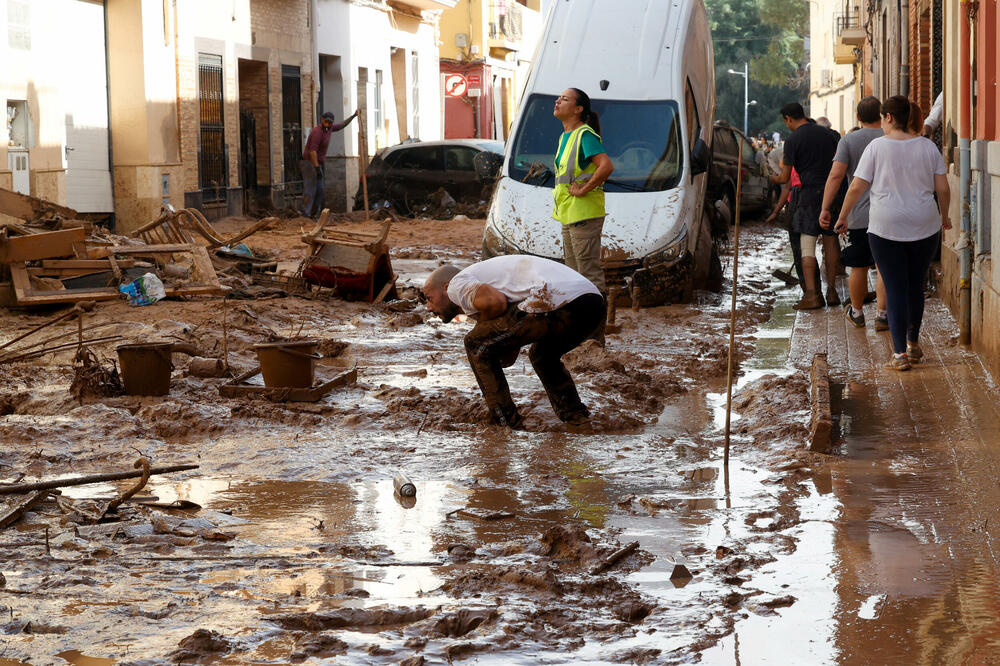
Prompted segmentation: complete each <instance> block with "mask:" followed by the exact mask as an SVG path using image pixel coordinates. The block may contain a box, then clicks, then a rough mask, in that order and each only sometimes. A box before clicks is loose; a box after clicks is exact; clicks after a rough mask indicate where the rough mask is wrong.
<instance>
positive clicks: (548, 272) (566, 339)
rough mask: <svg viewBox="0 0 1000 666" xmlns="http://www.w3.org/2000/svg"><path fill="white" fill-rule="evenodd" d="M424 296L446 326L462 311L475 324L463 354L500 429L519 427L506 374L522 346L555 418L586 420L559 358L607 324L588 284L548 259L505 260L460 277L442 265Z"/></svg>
mask: <svg viewBox="0 0 1000 666" xmlns="http://www.w3.org/2000/svg"><path fill="white" fill-rule="evenodd" d="M423 294H424V296H425V298H426V299H427V307H428V309H429V310H430V311H431V312H433V313H434V314H436V315H438V316H439V317H441V320H442V321H444V322H449V321H451V320H452V319H454V318H455V316H457V315H458V314H460V313H462V312H464V313H465V314H467V315H470V316H471V317H472V318H473V319H476V320H477V322H478V323H477V324H476V326H475V327H474V328H473V329H472V330H471V331H470V332H469V333H468V334H467V335H466V336H465V350H466V354H467V355H468V357H469V364H470V365H471V366H472V371H473V373H474V374H475V375H476V380H477V381H478V382H479V388H480V389H481V390H482V392H483V398H484V399H485V400H486V406H487V407H488V408H489V411H490V415H491V418H492V419H493V420H494V421H495V422H496V423H498V424H500V425H506V426H510V427H512V428H516V427H519V426H520V425H521V415H520V413H519V412H518V410H517V406H516V405H515V404H514V401H513V399H512V398H511V396H510V388H509V386H508V385H507V378H506V377H505V376H504V373H503V368H506V367H509V366H511V365H513V364H514V361H515V360H516V359H517V354H518V352H519V351H520V349H521V347H524V346H525V345H531V348H530V349H529V351H528V359H529V360H530V361H531V366H532V367H533V368H534V369H535V373H536V374H537V375H538V378H539V379H540V380H541V382H542V386H543V387H544V388H545V393H546V394H547V395H548V397H549V402H550V403H551V404H552V409H553V410H554V411H555V413H556V416H558V417H559V418H560V419H561V420H562V421H564V422H566V423H569V424H571V425H582V424H583V423H585V422H586V421H587V420H588V419H589V417H590V413H589V411H588V410H587V408H586V406H585V405H584V404H583V402H581V401H580V396H579V394H578V393H577V390H576V384H574V383H573V378H572V377H571V376H570V374H569V372H568V371H567V370H566V366H564V365H563V363H562V360H561V359H562V357H563V355H564V354H566V352H568V351H570V350H571V349H573V348H575V347H577V346H578V345H579V344H580V343H581V342H583V341H584V340H585V339H586V338H587V337H588V336H589V335H590V334H591V333H592V332H593V331H594V330H595V329H596V328H597V327H598V325H599V324H600V323H601V322H603V321H604V320H605V309H604V298H603V296H602V295H601V293H600V292H599V291H598V289H597V287H596V286H595V285H594V284H593V283H592V282H591V281H590V280H588V279H587V278H585V277H583V276H582V275H580V274H579V273H577V272H576V271H574V270H573V269H572V268H569V267H568V266H564V265H563V264H560V263H558V262H556V261H552V260H550V259H542V258H541V257H532V256H526V255H507V256H501V257H494V258H492V259H487V260H486V261H482V262H479V263H478V264H473V265H472V266H469V267H468V268H466V269H464V270H461V271H460V270H459V269H458V268H456V267H455V266H452V265H450V264H445V265H444V266H441V267H439V268H437V269H436V270H435V271H434V272H433V273H431V274H430V276H429V277H428V278H427V281H426V282H425V283H424V290H423Z"/></svg>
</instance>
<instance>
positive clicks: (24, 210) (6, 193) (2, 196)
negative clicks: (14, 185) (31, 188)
mask: <svg viewBox="0 0 1000 666" xmlns="http://www.w3.org/2000/svg"><path fill="white" fill-rule="evenodd" d="M0 213H3V214H4V215H9V216H11V217H16V218H20V219H22V220H25V221H26V222H32V221H36V220H43V219H51V218H55V217H61V218H64V219H69V220H71V219H74V218H76V217H77V215H78V213H77V212H76V211H75V210H73V209H72V208H67V207H66V206H60V205H59V204H56V203H52V202H51V201H47V200H45V199H39V198H38V197H32V196H29V195H27V194H21V193H20V192H14V191H12V190H7V189H4V188H2V187H0ZM8 226H11V225H8Z"/></svg>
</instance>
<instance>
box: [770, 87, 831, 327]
mask: <svg viewBox="0 0 1000 666" xmlns="http://www.w3.org/2000/svg"><path fill="white" fill-rule="evenodd" d="M781 118H782V120H784V121H785V126H786V127H787V128H788V129H789V130H791V132H792V135H791V136H789V137H788V139H786V140H785V150H784V153H783V154H782V157H781V173H780V174H778V175H776V176H772V177H771V180H772V181H773V182H775V183H779V184H784V183H786V182H788V179H789V178H790V176H791V171H792V168H793V167H794V168H795V171H796V172H797V173H798V174H799V178H800V179H801V180H802V190H801V192H800V193H799V202H798V206H797V208H796V210H795V215H794V217H793V218H792V231H794V232H795V233H798V234H799V239H800V243H801V248H802V273H803V277H804V278H805V289H804V292H805V293H804V294H803V296H802V300H800V301H799V302H798V303H796V304H795V306H794V307H795V309H796V310H812V309H815V308H821V307H823V306H824V305H825V304H826V303H829V304H830V305H839V304H840V297H839V296H838V295H837V289H836V287H835V285H836V279H837V265H838V263H839V257H840V246H839V243H838V241H837V236H836V233H835V232H833V231H832V230H827V229H823V228H822V227H821V226H820V224H819V214H820V211H821V210H822V204H823V187H824V186H825V185H826V179H827V176H828V175H829V174H830V167H831V166H832V165H833V156H834V155H835V154H836V153H837V143H838V142H839V141H840V134H838V133H837V132H835V131H833V130H830V129H826V128H825V127H822V126H820V125H818V124H816V123H814V122H810V121H809V120H808V119H806V114H805V111H804V110H803V109H802V105H801V104H799V103H798V102H790V103H789V104H786V105H785V106H783V107H781ZM841 201H843V192H841V193H840V194H839V196H838V198H837V201H836V202H835V206H836V207H837V210H838V213H839V210H840V202H841ZM819 237H822V238H823V256H824V257H825V258H826V262H825V263H826V281H827V287H826V301H825V302H824V299H823V296H822V295H821V294H820V288H821V284H820V280H819V263H818V262H817V261H816V241H817V239H818V238H819Z"/></svg>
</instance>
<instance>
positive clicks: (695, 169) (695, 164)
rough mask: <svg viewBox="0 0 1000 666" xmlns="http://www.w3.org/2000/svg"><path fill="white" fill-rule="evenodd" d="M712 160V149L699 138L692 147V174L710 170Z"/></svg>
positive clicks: (695, 174)
mask: <svg viewBox="0 0 1000 666" xmlns="http://www.w3.org/2000/svg"><path fill="white" fill-rule="evenodd" d="M711 161H712V151H711V149H710V148H709V147H708V144H707V143H705V142H704V141H703V140H702V139H697V140H696V141H695V142H694V146H692V148H691V176H692V177H694V176H697V175H698V174H700V173H705V172H706V171H708V165H709V164H710V163H711Z"/></svg>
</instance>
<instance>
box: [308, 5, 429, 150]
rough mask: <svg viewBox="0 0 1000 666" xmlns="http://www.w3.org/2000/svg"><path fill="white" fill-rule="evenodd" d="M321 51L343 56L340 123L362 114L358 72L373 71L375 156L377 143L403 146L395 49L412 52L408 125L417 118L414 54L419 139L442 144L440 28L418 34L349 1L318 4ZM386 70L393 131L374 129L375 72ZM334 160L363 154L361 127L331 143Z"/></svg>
mask: <svg viewBox="0 0 1000 666" xmlns="http://www.w3.org/2000/svg"><path fill="white" fill-rule="evenodd" d="M316 40H317V47H318V48H317V50H318V52H319V54H320V55H321V56H323V55H331V56H340V58H341V60H340V64H341V73H342V76H343V100H342V108H339V109H338V108H334V109H332V111H333V113H334V114H335V115H336V116H337V118H338V119H341V118H344V117H346V116H348V115H350V114H351V113H353V112H354V110H355V109H356V108H357V105H358V95H357V84H358V68H359V67H365V68H367V69H368V81H369V84H368V108H367V116H368V122H369V126H368V140H369V152H371V153H373V152H375V149H376V143H378V145H379V147H382V146H387V145H389V146H391V145H395V144H396V143H399V141H400V136H399V124H398V122H397V120H396V102H395V95H394V90H393V81H392V63H391V61H390V48H391V47H398V48H403V49H405V50H406V52H407V56H406V58H405V62H406V83H407V91H406V98H407V109H406V113H407V124H408V125H409V122H410V119H412V116H413V109H412V106H411V105H412V103H413V100H412V99H411V96H410V94H409V88H410V86H411V85H412V81H413V72H412V71H411V58H410V53H411V52H412V51H416V52H417V54H418V61H419V64H418V66H419V72H418V82H419V85H420V99H419V107H420V108H419V117H420V127H419V128H418V131H417V132H412V131H411V132H410V134H416V135H417V136H419V137H420V138H421V139H422V140H425V141H433V140H438V139H440V138H441V127H440V118H441V114H442V110H441V93H440V82H439V56H438V45H437V41H438V35H437V31H436V30H435V26H434V25H432V24H431V23H429V22H424V23H421V24H420V25H419V27H418V28H417V30H416V31H415V32H408V31H406V30H400V29H397V28H396V27H395V26H394V25H393V24H392V22H391V21H390V16H389V13H388V12H385V11H382V10H380V9H376V8H374V7H368V6H363V5H356V4H353V3H350V2H347V1H346V0H319V2H318V16H317V21H316ZM376 70H382V109H383V110H384V113H385V116H386V117H387V118H388V120H389V127H388V129H386V128H385V127H380V128H376V127H375V107H374V103H373V99H374V95H375V72H376ZM330 145H331V148H330V155H335V154H337V153H335V150H338V149H340V150H343V151H344V152H343V153H342V154H343V155H347V156H356V155H357V154H358V137H357V126H356V125H354V124H352V125H351V126H350V127H348V128H347V129H346V130H344V133H343V141H342V142H341V140H340V139H339V138H338V137H336V136H335V138H334V139H332V140H331V142H330Z"/></svg>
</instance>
